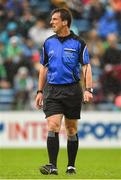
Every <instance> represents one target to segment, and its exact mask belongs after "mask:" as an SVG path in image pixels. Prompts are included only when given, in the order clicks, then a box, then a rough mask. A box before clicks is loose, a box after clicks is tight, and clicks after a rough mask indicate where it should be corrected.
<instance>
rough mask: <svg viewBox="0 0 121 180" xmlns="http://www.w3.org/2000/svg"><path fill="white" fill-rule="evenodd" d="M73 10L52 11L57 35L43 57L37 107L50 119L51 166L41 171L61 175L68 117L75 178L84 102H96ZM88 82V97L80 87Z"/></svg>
mask: <svg viewBox="0 0 121 180" xmlns="http://www.w3.org/2000/svg"><path fill="white" fill-rule="evenodd" d="M71 20H72V16H71V13H70V11H69V10H67V9H64V8H58V9H55V10H53V11H52V14H51V21H50V24H51V26H52V29H53V31H54V33H55V34H54V35H53V36H51V37H49V38H48V39H46V40H45V42H44V45H43V51H42V56H41V61H40V63H41V67H40V72H39V81H38V90H37V96H36V107H37V108H38V109H40V108H41V107H42V102H43V111H44V113H45V115H46V118H47V124H48V137H47V150H48V157H49V164H46V165H43V166H41V167H40V172H41V173H42V174H54V175H57V174H58V169H57V157H58V152H59V131H60V127H61V122H62V119H63V117H64V120H65V128H66V132H67V137H68V138H67V155H68V162H67V169H66V173H67V174H69V175H70V174H75V173H76V168H75V159H76V155H77V151H78V134H77V119H80V111H81V103H82V100H83V101H85V102H89V101H91V100H92V98H93V95H92V93H93V89H92V73H91V66H90V61H89V55H88V49H87V46H86V44H85V42H84V41H83V40H82V39H80V37H79V36H77V35H75V34H74V33H73V32H72V31H71V30H70V25H71ZM80 78H81V81H83V82H84V87H83V89H84V93H83V94H82V88H81V87H80V82H79V81H80Z"/></svg>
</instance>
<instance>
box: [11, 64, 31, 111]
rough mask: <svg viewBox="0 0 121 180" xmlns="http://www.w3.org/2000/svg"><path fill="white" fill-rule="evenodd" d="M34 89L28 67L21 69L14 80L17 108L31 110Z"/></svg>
mask: <svg viewBox="0 0 121 180" xmlns="http://www.w3.org/2000/svg"><path fill="white" fill-rule="evenodd" d="M32 89H33V79H32V78H31V77H30V75H29V71H28V69H27V68H26V67H20V68H19V69H18V71H17V75H16V76H15V78H14V90H15V108H16V109H17V110H24V109H30V96H31V93H32Z"/></svg>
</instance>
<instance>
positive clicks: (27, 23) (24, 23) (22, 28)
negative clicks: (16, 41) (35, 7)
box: [19, 9, 36, 38]
mask: <svg viewBox="0 0 121 180" xmlns="http://www.w3.org/2000/svg"><path fill="white" fill-rule="evenodd" d="M35 21H36V18H35V16H33V15H32V13H31V10H30V9H27V10H25V11H24V12H23V15H22V16H21V18H20V19H19V32H20V33H21V35H22V36H23V37H25V38H27V37H28V32H29V29H30V28H31V27H32V26H34V24H35Z"/></svg>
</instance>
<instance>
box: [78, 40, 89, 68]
mask: <svg viewBox="0 0 121 180" xmlns="http://www.w3.org/2000/svg"><path fill="white" fill-rule="evenodd" d="M80 63H81V64H82V65H83V64H89V63H90V59H89V52H88V48H87V45H86V43H85V42H84V41H82V42H81V50H80Z"/></svg>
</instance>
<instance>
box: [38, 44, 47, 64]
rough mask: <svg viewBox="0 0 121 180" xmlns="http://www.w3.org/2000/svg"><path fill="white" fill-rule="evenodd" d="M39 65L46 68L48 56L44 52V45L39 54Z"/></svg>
mask: <svg viewBox="0 0 121 180" xmlns="http://www.w3.org/2000/svg"><path fill="white" fill-rule="evenodd" d="M40 64H42V65H43V66H48V55H47V52H46V47H45V44H44V45H43V47H42V50H41V54H40Z"/></svg>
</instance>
